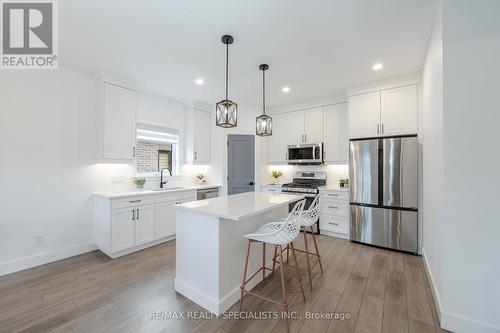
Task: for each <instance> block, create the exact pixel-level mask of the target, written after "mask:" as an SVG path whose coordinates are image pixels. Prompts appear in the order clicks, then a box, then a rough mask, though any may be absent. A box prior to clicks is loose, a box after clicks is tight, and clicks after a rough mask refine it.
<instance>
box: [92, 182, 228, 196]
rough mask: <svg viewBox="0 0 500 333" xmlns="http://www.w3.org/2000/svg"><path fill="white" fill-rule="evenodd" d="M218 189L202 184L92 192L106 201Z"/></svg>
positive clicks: (218, 186)
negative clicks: (156, 188)
mask: <svg viewBox="0 0 500 333" xmlns="http://www.w3.org/2000/svg"><path fill="white" fill-rule="evenodd" d="M214 187H217V188H220V187H221V186H220V185H209V184H203V185H192V186H181V187H172V188H168V187H167V188H166V189H164V190H139V189H136V190H131V191H112V192H94V195H97V196H100V197H104V198H108V199H119V198H127V197H136V196H141V195H154V194H161V193H175V192H179V191H186V190H203V189H207V188H214Z"/></svg>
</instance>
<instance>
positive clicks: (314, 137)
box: [304, 108, 323, 143]
mask: <svg viewBox="0 0 500 333" xmlns="http://www.w3.org/2000/svg"><path fill="white" fill-rule="evenodd" d="M320 142H323V108H314V109H307V110H305V111H304V143H320Z"/></svg>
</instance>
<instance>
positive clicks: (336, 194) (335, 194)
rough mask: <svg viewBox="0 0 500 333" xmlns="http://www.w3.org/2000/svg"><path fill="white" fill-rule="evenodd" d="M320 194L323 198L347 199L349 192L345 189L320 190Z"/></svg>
mask: <svg viewBox="0 0 500 333" xmlns="http://www.w3.org/2000/svg"><path fill="white" fill-rule="evenodd" d="M320 194H321V198H324V199H337V200H349V192H346V191H321V192H320Z"/></svg>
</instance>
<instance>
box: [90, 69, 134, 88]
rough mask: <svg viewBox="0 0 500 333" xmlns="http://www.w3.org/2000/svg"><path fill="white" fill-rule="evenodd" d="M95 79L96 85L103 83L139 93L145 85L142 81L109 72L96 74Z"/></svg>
mask: <svg viewBox="0 0 500 333" xmlns="http://www.w3.org/2000/svg"><path fill="white" fill-rule="evenodd" d="M93 77H94V81H95V82H96V83H98V82H101V81H103V82H107V83H111V84H114V85H115V86H119V87H122V88H127V89H130V90H134V91H138V90H139V89H140V87H141V86H142V85H143V84H142V82H141V81H138V80H135V79H132V78H129V77H125V76H121V75H118V74H113V73H109V72H96V73H95V74H94V75H93Z"/></svg>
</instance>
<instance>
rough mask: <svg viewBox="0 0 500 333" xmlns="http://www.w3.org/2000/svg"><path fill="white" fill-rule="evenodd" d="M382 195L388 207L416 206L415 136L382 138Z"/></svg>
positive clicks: (384, 203)
mask: <svg viewBox="0 0 500 333" xmlns="http://www.w3.org/2000/svg"><path fill="white" fill-rule="evenodd" d="M382 147H383V151H384V154H383V172H382V173H383V181H382V186H383V189H384V196H383V200H382V204H383V205H384V206H389V207H399V208H414V209H417V207H418V190H417V177H418V172H417V167H418V164H417V160H418V140H417V138H416V137H403V138H387V139H382Z"/></svg>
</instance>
